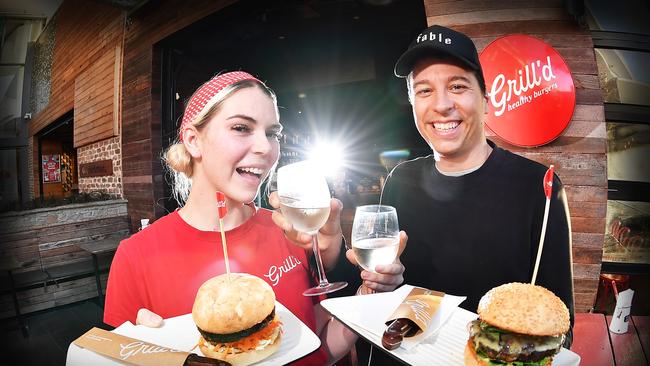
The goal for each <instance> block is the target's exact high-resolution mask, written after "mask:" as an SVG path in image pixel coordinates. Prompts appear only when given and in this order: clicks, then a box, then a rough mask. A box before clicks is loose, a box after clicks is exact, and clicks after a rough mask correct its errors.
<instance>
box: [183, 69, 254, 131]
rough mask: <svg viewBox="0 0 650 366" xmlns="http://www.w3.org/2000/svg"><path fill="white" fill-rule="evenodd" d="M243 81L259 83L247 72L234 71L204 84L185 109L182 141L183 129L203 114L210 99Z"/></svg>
mask: <svg viewBox="0 0 650 366" xmlns="http://www.w3.org/2000/svg"><path fill="white" fill-rule="evenodd" d="M242 80H255V81H258V82H259V80H258V79H257V78H256V77H254V76H253V75H251V74H249V73H247V72H244V71H233V72H227V73H225V74H221V75H217V76H215V77H213V78H212V79H210V81H208V82H207V83H205V84H203V85H202V86H201V87H200V88H199V89H198V90H197V91H196V92H195V93H194V95H193V96H192V98H191V99H190V101H189V103H188V104H187V107H186V108H185V114H183V120H182V121H181V127H180V129H179V134H180V137H181V140H182V139H183V129H184V128H185V127H187V126H188V125H189V124H190V123H191V122H192V121H193V120H194V119H195V118H196V116H197V115H198V114H199V113H201V111H203V108H205V106H206V105H207V104H208V102H209V101H210V99H212V98H214V96H215V95H217V93H219V92H220V91H222V90H223V89H224V88H225V87H227V86H229V85H232V84H234V83H237V82H239V81H242Z"/></svg>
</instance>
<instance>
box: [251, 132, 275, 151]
mask: <svg viewBox="0 0 650 366" xmlns="http://www.w3.org/2000/svg"><path fill="white" fill-rule="evenodd" d="M271 144H272V141H271V139H270V138H269V137H268V136H266V132H264V131H262V132H260V133H255V135H254V137H253V146H252V150H253V152H254V153H256V154H267V153H269V152H270V151H271V149H272V145H271Z"/></svg>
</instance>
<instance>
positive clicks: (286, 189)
mask: <svg viewBox="0 0 650 366" xmlns="http://www.w3.org/2000/svg"><path fill="white" fill-rule="evenodd" d="M277 189H278V196H279V198H280V210H281V211H282V214H283V215H284V217H286V218H287V220H289V222H291V224H292V225H293V227H294V228H295V229H296V230H298V231H302V232H305V233H307V234H309V235H311V241H312V250H313V251H314V258H315V259H316V267H317V268H318V285H317V286H316V287H312V288H310V289H307V290H306V291H305V292H303V293H302V294H303V295H305V296H316V295H321V294H327V293H330V292H334V291H337V290H340V289H342V288H344V287H345V286H347V285H348V284H347V282H333V283H330V282H328V281H327V277H326V276H325V270H324V269H323V262H322V260H321V256H320V250H319V249H318V230H320V228H321V227H322V226H323V225H324V224H325V222H326V221H327V218H328V217H329V215H330V200H331V197H330V190H329V187H328V186H327V180H326V179H325V176H324V175H323V174H322V173H321V172H320V171H319V169H318V167H317V166H316V165H315V164H313V163H312V162H309V161H301V162H298V163H293V164H289V165H285V166H283V167H281V168H279V169H278V174H277Z"/></svg>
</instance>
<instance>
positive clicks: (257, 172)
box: [237, 168, 264, 176]
mask: <svg viewBox="0 0 650 366" xmlns="http://www.w3.org/2000/svg"><path fill="white" fill-rule="evenodd" d="M237 172H239V173H240V174H241V173H248V174H253V175H257V176H261V175H262V173H264V170H262V169H260V168H237Z"/></svg>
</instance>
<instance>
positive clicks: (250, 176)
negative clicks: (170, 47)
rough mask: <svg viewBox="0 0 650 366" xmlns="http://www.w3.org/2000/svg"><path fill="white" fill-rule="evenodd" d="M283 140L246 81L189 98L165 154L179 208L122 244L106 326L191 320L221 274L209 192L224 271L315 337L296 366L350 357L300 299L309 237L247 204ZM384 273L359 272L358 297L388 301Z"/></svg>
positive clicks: (337, 331) (221, 79) (261, 94)
mask: <svg viewBox="0 0 650 366" xmlns="http://www.w3.org/2000/svg"><path fill="white" fill-rule="evenodd" d="M281 130H282V126H281V125H280V123H279V114H278V108H277V102H276V98H275V94H274V93H273V91H271V90H270V89H269V88H268V87H267V86H266V85H265V84H264V83H262V82H261V81H259V80H257V79H256V78H255V77H253V76H252V75H250V74H248V73H245V72H229V73H225V74H221V75H218V76H216V77H214V78H212V79H211V80H209V81H208V82H206V83H205V84H203V85H202V86H201V87H200V88H199V89H198V90H197V91H196V92H195V93H194V95H193V96H192V97H191V99H190V101H189V103H188V105H187V107H186V109H185V113H184V115H183V120H182V123H181V127H180V131H179V141H178V142H177V143H176V144H174V145H172V146H171V147H170V148H169V150H167V152H166V154H165V162H166V163H167V165H168V166H169V168H171V171H172V173H173V175H174V178H175V181H174V189H175V195H176V198H177V199H178V200H179V202H184V203H185V204H184V205H183V207H182V208H180V209H179V210H177V211H175V212H173V213H171V214H169V215H167V216H165V217H162V218H160V219H159V220H157V221H156V222H155V223H154V224H153V225H150V226H149V227H147V228H146V229H145V230H142V231H140V232H138V233H137V234H134V235H133V236H131V237H130V238H129V239H127V240H125V241H123V242H122V243H121V244H120V246H119V248H118V250H117V252H116V254H115V258H114V259H113V263H112V265H111V271H110V275H109V279H108V285H107V290H106V305H105V309H104V322H106V323H107V324H109V325H112V326H119V325H120V324H122V323H123V322H125V321H131V322H133V323H138V324H144V325H148V326H158V325H160V324H161V323H162V319H163V318H169V317H174V316H178V315H183V314H187V313H190V312H191V311H192V305H193V303H194V297H195V295H196V292H197V290H198V288H199V287H200V286H201V284H202V283H203V282H205V281H206V280H208V279H209V278H211V277H213V276H216V275H219V274H222V273H225V263H224V257H223V251H222V250H221V238H220V236H219V235H218V234H215V227H217V222H218V216H217V215H218V214H217V200H216V198H215V192H216V191H221V192H223V193H224V194H225V196H226V206H227V208H228V212H227V214H226V216H225V217H224V219H223V223H224V230H225V231H226V237H227V244H228V252H229V263H230V271H231V272H244V273H250V274H253V275H255V276H258V277H260V278H262V279H264V280H266V281H267V282H268V283H269V284H270V285H271V286H272V287H273V290H274V292H275V294H276V297H277V300H278V301H279V302H280V303H282V304H283V305H284V306H286V307H287V308H288V309H289V310H290V311H291V312H292V313H293V314H295V315H296V316H297V317H298V318H299V319H300V320H301V321H302V322H303V323H305V324H306V325H307V326H309V327H310V328H311V329H312V330H313V331H314V332H315V333H316V334H319V335H320V337H321V341H322V344H323V346H321V348H320V349H319V350H317V351H316V352H314V353H312V354H310V355H309V356H308V357H305V358H302V359H301V360H300V361H299V363H300V364H305V365H323V364H328V363H332V362H333V361H336V360H337V359H339V358H340V357H342V356H343V355H344V354H345V353H346V352H347V351H348V350H349V348H350V347H351V346H352V344H353V343H354V341H355V340H356V336H355V335H354V334H353V333H351V332H350V331H349V330H347V329H346V328H345V327H344V326H343V325H342V324H340V323H339V322H337V321H335V320H332V319H329V318H328V317H326V316H325V315H324V312H323V311H322V310H319V308H318V306H316V305H317V303H318V298H314V297H306V296H303V295H302V292H303V291H304V290H305V289H307V288H309V287H312V286H313V284H314V283H313V281H314V279H313V276H312V274H311V273H312V272H311V271H310V269H309V258H308V254H307V253H308V252H310V250H305V249H310V239H309V236H308V235H307V234H305V233H297V232H296V231H295V230H293V229H292V227H291V226H290V224H287V223H286V222H285V220H284V219H283V217H282V215H281V214H280V213H279V212H272V211H269V210H266V209H263V208H258V207H256V206H255V205H254V203H253V200H254V198H255V197H256V195H257V194H258V193H259V188H260V185H261V184H262V182H263V181H264V180H265V179H266V178H267V177H268V175H269V172H271V171H272V170H273V169H274V167H275V165H276V163H277V161H278V158H279V150H280V144H279V136H280V133H281ZM272 201H274V200H272ZM331 206H332V207H331V215H330V218H329V219H328V222H327V223H326V224H325V225H324V226H323V228H322V229H321V230H320V232H319V242H320V246H321V248H322V259H323V263H324V266H325V268H326V269H331V268H333V267H334V266H335V264H336V262H337V261H338V258H339V255H340V254H341V249H340V248H341V238H342V234H341V226H340V222H339V214H340V211H341V208H342V206H341V203H340V202H339V201H338V200H336V199H333V200H332V202H331ZM283 229H284V230H283ZM348 257H350V259H351V261H354V258H353V256H351V255H350V254H348ZM385 269H386V270H385V272H383V273H381V274H377V273H370V272H365V271H364V273H363V279H364V286H365V287H362V288H361V289H360V290H361V291H360V292H361V293H363V292H364V291H366V290H380V291H389V290H392V289H394V288H395V287H396V286H397V285H399V284H400V283H401V282H402V278H403V277H402V273H403V272H404V267H403V266H402V265H401V264H399V262H397V263H394V264H392V265H388V266H385Z"/></svg>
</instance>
